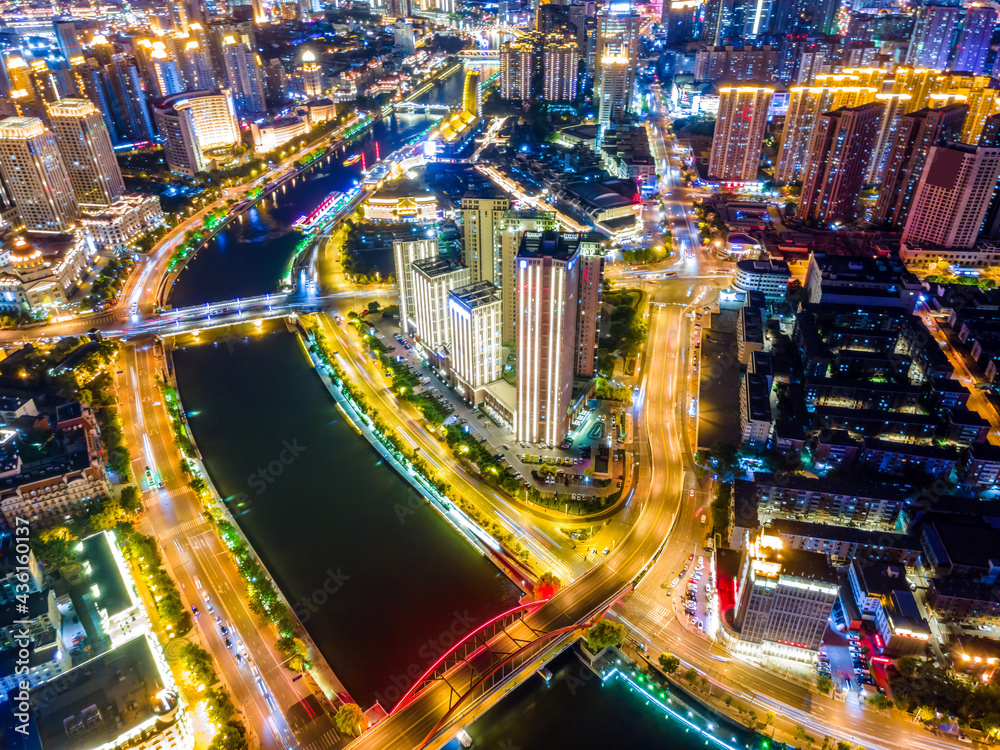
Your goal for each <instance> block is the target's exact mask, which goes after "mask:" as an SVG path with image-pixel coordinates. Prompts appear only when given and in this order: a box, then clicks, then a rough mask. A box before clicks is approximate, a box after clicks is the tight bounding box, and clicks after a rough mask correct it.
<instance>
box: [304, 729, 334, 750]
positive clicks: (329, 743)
mask: <svg viewBox="0 0 1000 750" xmlns="http://www.w3.org/2000/svg"><path fill="white" fill-rule="evenodd" d="M339 742H340V734H338V732H337V730H336V729H328V730H327V731H326V732H324V733H323V734H321V735H320V736H319V737H317V738H316V739H314V740H313V741H312V742H310V743H309V744H308V745H303V750H327V748H331V747H335V746H336V745H337V744H338V743H339Z"/></svg>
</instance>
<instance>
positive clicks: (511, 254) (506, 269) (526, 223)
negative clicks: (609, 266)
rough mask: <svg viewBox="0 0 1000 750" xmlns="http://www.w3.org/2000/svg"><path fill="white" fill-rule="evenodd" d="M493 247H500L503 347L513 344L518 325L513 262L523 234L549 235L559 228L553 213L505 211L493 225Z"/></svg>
mask: <svg viewBox="0 0 1000 750" xmlns="http://www.w3.org/2000/svg"><path fill="white" fill-rule="evenodd" d="M495 227H496V235H497V236H498V237H499V240H495V241H494V247H496V246H497V245H499V246H500V257H501V269H502V270H501V274H500V282H499V283H500V290H501V294H500V296H501V298H502V299H503V333H502V340H503V342H504V343H505V344H509V343H513V341H514V336H515V328H516V326H517V288H516V286H515V272H514V271H515V259H516V257H517V250H518V248H519V247H521V237H523V236H524V233H525V232H548V231H555V230H556V229H558V228H559V221H558V220H557V219H556V214H555V211H505V212H504V214H503V216H501V217H500V220H499V221H498V222H496V224H495Z"/></svg>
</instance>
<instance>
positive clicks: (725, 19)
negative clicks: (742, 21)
mask: <svg viewBox="0 0 1000 750" xmlns="http://www.w3.org/2000/svg"><path fill="white" fill-rule="evenodd" d="M704 9H705V16H704V18H705V21H704V23H703V25H702V32H701V40H702V41H703V42H704V43H705V44H707V45H708V46H709V47H715V46H716V45H718V44H719V41H720V40H721V39H723V38H725V37H727V36H728V35H729V34H728V30H729V24H730V18H731V16H732V11H733V2H732V0H706V2H705V6H704Z"/></svg>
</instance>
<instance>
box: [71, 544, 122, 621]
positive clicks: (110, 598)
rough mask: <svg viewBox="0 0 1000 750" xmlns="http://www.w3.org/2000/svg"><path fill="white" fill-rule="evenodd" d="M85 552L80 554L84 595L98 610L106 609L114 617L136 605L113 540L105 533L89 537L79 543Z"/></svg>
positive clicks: (82, 551)
mask: <svg viewBox="0 0 1000 750" xmlns="http://www.w3.org/2000/svg"><path fill="white" fill-rule="evenodd" d="M79 544H80V546H82V547H83V549H82V550H81V551H80V553H79V559H80V565H81V566H82V568H83V571H84V573H85V574H86V575H85V577H84V584H85V585H86V586H87V589H86V590H85V591H84V592H83V594H84V596H87V597H88V598H90V599H91V600H92V601H93V602H94V607H95V609H97V610H99V611H100V610H106V611H107V612H108V613H109V614H111V615H114V614H117V613H118V612H121V611H123V610H125V609H128V608H129V607H131V606H132V598H131V597H130V596H129V591H128V588H126V585H125V579H124V577H123V576H122V570H121V569H120V568H119V566H118V562H117V560H116V559H115V554H114V552H113V551H112V548H111V545H113V544H114V542H113V541H112V539H111V537H110V536H108V535H106V533H105V532H101V533H99V534H94V535H92V536H88V537H87V538H86V539H83V540H81V541H80V542H79Z"/></svg>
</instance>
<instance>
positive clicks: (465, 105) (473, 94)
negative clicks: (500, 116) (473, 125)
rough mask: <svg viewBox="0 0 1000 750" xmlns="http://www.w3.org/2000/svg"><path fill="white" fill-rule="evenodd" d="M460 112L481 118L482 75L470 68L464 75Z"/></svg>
mask: <svg viewBox="0 0 1000 750" xmlns="http://www.w3.org/2000/svg"><path fill="white" fill-rule="evenodd" d="M462 110H463V111H464V112H466V113H468V114H470V115H475V116H476V117H482V116H483V74H482V72H481V71H479V70H477V69H476V68H471V69H470V70H468V71H467V72H466V74H465V83H464V84H463V85H462Z"/></svg>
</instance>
